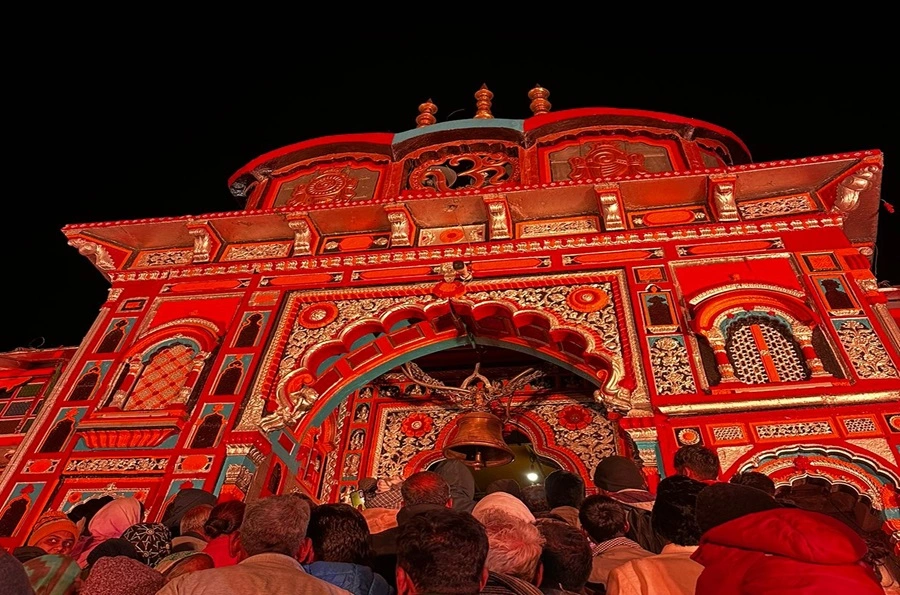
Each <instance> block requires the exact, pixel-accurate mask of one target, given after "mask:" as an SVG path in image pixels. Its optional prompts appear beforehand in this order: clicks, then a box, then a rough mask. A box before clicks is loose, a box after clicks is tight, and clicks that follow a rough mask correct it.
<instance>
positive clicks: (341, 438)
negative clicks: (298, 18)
mask: <svg viewBox="0 0 900 595" xmlns="http://www.w3.org/2000/svg"><path fill="white" fill-rule="evenodd" d="M547 96H548V93H547V91H546V90H545V89H542V88H540V87H537V88H535V89H533V90H532V92H531V93H530V94H529V98H530V99H531V100H532V101H531V109H532V112H533V114H534V115H533V117H530V118H528V119H525V120H507V119H500V118H495V117H493V115H492V113H491V93H490V91H489V90H488V89H486V88H482V89H481V90H479V91H478V93H476V105H475V108H476V111H475V113H474V118H472V119H468V120H455V121H447V122H442V123H438V122H437V119H436V117H435V112H436V111H437V107H436V106H435V105H434V104H433V103H431V102H430V101H429V102H427V103H425V104H423V105H422V106H420V108H419V111H420V113H419V117H418V118H417V120H416V123H417V127H416V128H414V129H412V130H409V131H407V132H403V133H398V134H390V133H373V134H353V135H342V136H333V137H325V138H317V139H312V140H307V141H303V142H300V143H297V144H294V145H291V146H287V147H284V148H281V149H277V150H274V151H272V152H270V153H267V154H265V155H262V156H260V157H259V158H257V159H255V160H253V161H252V162H250V163H248V164H247V165H246V166H244V167H243V168H241V169H240V170H239V171H237V172H236V173H235V174H234V175H233V177H232V178H231V179H230V180H229V185H230V188H231V191H232V193H233V194H234V195H235V196H237V197H239V198H240V199H241V200H242V201H243V203H244V208H243V210H240V211H233V212H222V213H214V214H206V215H197V216H193V217H181V218H162V219H148V220H140V221H119V222H111V223H93V224H85V225H73V226H68V227H66V228H64V230H63V231H64V233H65V235H66V236H67V237H68V241H69V243H70V245H71V246H72V247H74V248H75V249H77V250H78V251H79V252H80V253H81V254H82V255H84V256H85V257H86V258H88V259H90V261H91V262H93V264H94V265H95V266H96V267H97V269H99V271H100V272H101V273H102V274H103V275H105V276H106V277H107V279H108V280H109V284H110V290H109V297H108V300H107V302H106V303H105V304H104V305H103V306H102V308H101V309H100V312H99V314H98V316H97V318H96V321H95V323H94V324H93V326H92V327H91V328H90V329H89V330H88V331H87V333H86V335H85V337H84V340H83V341H82V342H81V344H80V345H79V346H78V347H77V350H75V351H74V352H70V353H63V352H61V353H59V354H57V355H53V356H52V357H51V356H50V355H47V356H46V357H45V356H41V357H44V360H46V361H34V362H32V363H33V364H34V365H35V366H36V369H35V372H34V374H31V376H33V377H34V379H31V378H29V379H27V380H24V381H21V382H20V381H19V380H16V379H10V380H7V378H12V376H14V374H13V373H10V374H9V375H6V376H0V390H2V391H3V392H2V395H3V400H2V401H0V408H2V407H8V408H7V409H4V411H9V410H10V409H12V408H15V411H16V413H15V415H10V416H7V415H6V413H0V424H8V425H9V427H7V426H6V425H0V428H2V429H3V430H4V431H6V433H9V434H16V435H17V436H18V440H11V441H10V444H14V443H15V444H17V443H18V442H19V441H21V445H20V446H19V447H18V449H17V450H15V453H14V454H13V455H12V456H11V457H9V461H8V465H7V471H6V473H5V474H4V476H3V479H2V483H0V545H6V546H11V545H17V544H19V543H21V542H22V541H23V539H24V536H25V535H26V534H27V532H28V530H29V528H30V527H31V524H32V523H33V522H34V520H35V518H36V517H37V515H38V514H39V513H40V512H41V511H43V510H45V509H47V508H53V509H59V510H62V511H67V510H70V509H71V508H72V507H73V506H75V505H76V504H78V503H79V502H83V501H85V500H87V499H90V498H93V497H97V496H100V495H105V494H115V495H120V496H125V495H133V496H135V497H137V498H139V499H141V500H142V501H143V502H144V503H145V506H146V511H147V516H148V518H149V519H150V520H155V519H158V518H159V517H160V515H161V514H162V511H163V510H164V508H165V506H166V504H167V502H169V501H170V500H171V498H172V497H173V495H174V494H175V493H176V492H177V491H178V490H179V489H181V488H183V487H188V486H192V487H197V488H204V489H207V490H210V491H213V492H215V493H218V494H226V495H230V496H231V497H237V498H251V499H252V498H256V497H260V496H265V495H268V494H274V493H286V492H292V491H301V492H304V493H306V494H309V495H311V496H312V497H313V498H315V499H317V500H320V501H337V500H340V499H344V500H347V499H349V498H350V494H351V493H352V492H353V491H354V490H355V489H356V486H357V483H358V482H359V480H360V479H362V478H364V477H389V476H398V475H399V476H404V475H408V474H410V473H413V472H416V471H419V470H423V469H427V468H428V467H429V466H431V465H432V464H434V463H435V462H437V461H439V460H441V459H443V458H445V457H448V456H454V457H459V458H463V459H465V460H466V461H467V463H469V464H470V465H472V467H473V468H474V469H481V468H483V470H479V471H476V474H479V473H494V474H497V473H506V472H509V473H513V471H511V470H513V469H516V471H515V473H519V472H520V471H519V469H520V468H519V467H515V465H516V464H520V463H521V464H524V467H523V468H524V469H526V470H527V469H536V470H540V472H541V473H543V472H544V470H545V469H553V468H563V469H567V470H571V471H574V472H576V473H579V474H581V475H582V476H583V477H584V478H585V480H586V483H587V485H588V486H591V485H592V483H591V480H590V478H591V473H592V471H593V468H594V467H595V465H596V464H597V462H598V461H599V460H600V459H601V458H603V457H605V456H608V455H610V454H615V453H619V454H624V455H626V456H632V457H634V458H635V459H636V460H639V461H640V463H641V465H642V467H643V469H644V472H645V474H646V476H647V478H648V479H649V480H650V483H651V485H655V483H656V482H657V481H658V480H659V478H660V477H664V476H666V475H669V474H671V473H672V472H673V468H672V456H673V453H674V452H675V451H676V450H677V449H678V448H679V447H680V446H682V445H688V444H703V445H706V446H707V447H709V448H711V449H713V450H715V451H716V452H717V453H718V456H719V458H720V460H721V467H722V477H723V478H728V477H730V476H731V475H732V474H734V473H735V472H737V471H741V470H751V469H752V470H757V471H760V472H762V473H765V474H767V475H769V476H770V477H771V478H772V479H773V480H774V481H775V483H776V484H777V485H778V486H779V487H780V488H782V489H783V490H793V491H795V495H796V496H797V497H798V498H800V497H802V496H803V493H804V490H813V491H816V493H819V494H821V493H826V494H839V495H840V498H843V500H842V501H845V502H847V505H846V511H847V514H848V516H849V517H850V518H851V519H852V520H853V521H854V522H855V523H856V524H857V525H858V526H859V527H861V528H862V529H863V530H866V531H876V532H880V533H881V534H882V535H884V536H885V537H892V538H893V540H894V543H896V541H897V539H898V538H900V511H898V486H900V469H898V457H900V373H898V367H900V330H898V327H897V318H898V317H900V316H898V313H900V307H898V306H900V299H898V296H897V295H896V290H893V289H890V288H887V289H886V288H879V286H878V283H877V282H876V278H875V276H874V275H873V273H872V270H871V261H870V259H871V257H872V254H873V246H874V242H875V232H876V223H877V217H878V210H879V205H880V200H881V197H880V184H881V175H882V164H883V160H882V154H881V153H880V152H879V151H877V150H874V149H873V150H869V151H860V152H854V153H848V154H839V155H826V156H808V157H802V158H794V159H785V160H782V161H777V162H768V163H754V162H753V161H752V160H751V157H750V153H749V151H748V149H747V147H745V146H744V144H743V143H742V142H741V140H740V139H739V138H738V137H737V136H735V135H734V134H733V133H732V132H729V131H728V130H724V129H722V128H720V127H718V126H716V125H714V124H709V123H706V122H702V121H698V120H693V119H688V118H683V117H679V116H676V115H670V114H663V113H655V112H645V111H634V110H623V109H610V108H596V109H595V108H584V109H574V110H568V111H559V112H554V111H551V109H550V103H549V100H548V97H547ZM38 359H40V358H38ZM51 360H52V361H51ZM57 360H58V361H59V362H63V363H64V362H68V365H67V366H65V370H64V371H63V373H62V374H61V375H58V378H57V371H58V370H59V369H61V366H59V365H55V364H53V361H57ZM29 365H30V364H29ZM23 366H24V367H23V368H22V369H20V372H21V373H20V374H19V377H25V376H28V375H29V374H30V372H28V371H27V365H25V364H23ZM14 367H15V366H11V367H10V368H9V369H13V368H14ZM38 370H40V371H38ZM38 379H39V380H38ZM12 389H14V390H16V391H18V392H17V393H16V394H15V395H13V394H12V393H11V392H10V390H12ZM20 403H21V404H20ZM8 418H9V420H13V419H14V420H15V422H14V423H13V422H12V421H8ZM13 425H15V428H13V427H12V426H13ZM29 426H30V428H31V429H30V431H29V432H28V433H27V435H25V438H24V440H22V433H23V432H24V431H25V430H27V429H28V427H29ZM0 444H5V443H0ZM514 456H515V461H516V462H514V463H509V461H510V459H512V458H513V457H514ZM517 478H518V479H520V481H523V482H524V481H525V480H524V478H519V477H517ZM482 479H483V478H482ZM482 479H479V481H480V482H481V481H482ZM823 490H824V492H823Z"/></svg>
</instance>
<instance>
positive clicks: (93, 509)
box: [66, 496, 113, 535]
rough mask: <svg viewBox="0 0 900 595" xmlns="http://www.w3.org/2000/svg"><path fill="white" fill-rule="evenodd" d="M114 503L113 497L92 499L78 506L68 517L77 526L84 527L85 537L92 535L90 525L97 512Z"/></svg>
mask: <svg viewBox="0 0 900 595" xmlns="http://www.w3.org/2000/svg"><path fill="white" fill-rule="evenodd" d="M112 501H113V497H112V496H101V497H100V498H91V499H90V500H87V501H86V502H82V503H81V504H78V505H76V506H75V507H73V508H72V510H70V511H69V512H68V514H67V515H66V516H68V517H69V520H70V521H72V522H73V523H75V524H76V525H78V526H80V527H82V534H83V535H90V533H89V532H88V525H89V524H90V522H91V519H92V518H94V515H95V514H97V512H98V511H99V510H100V509H101V508H103V507H104V506H106V505H107V504H109V503H110V502H112Z"/></svg>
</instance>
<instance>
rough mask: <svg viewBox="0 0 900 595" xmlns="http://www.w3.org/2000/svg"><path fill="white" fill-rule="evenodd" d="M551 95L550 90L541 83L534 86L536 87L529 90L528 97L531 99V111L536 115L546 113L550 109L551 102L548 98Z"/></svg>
mask: <svg viewBox="0 0 900 595" xmlns="http://www.w3.org/2000/svg"><path fill="white" fill-rule="evenodd" d="M548 97H550V91H548V90H547V89H545V88H543V87H542V86H541V85H540V84H537V85H535V86H534V89H532V90H531V91H529V92H528V99H530V100H531V105H530V106H529V107H530V108H531V113H532V114H534V115H535V116H537V115H539V114H546V113H547V112H549V111H550V107H551V106H550V102H549V101H547V98H548Z"/></svg>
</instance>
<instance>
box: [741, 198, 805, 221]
mask: <svg viewBox="0 0 900 595" xmlns="http://www.w3.org/2000/svg"><path fill="white" fill-rule="evenodd" d="M814 208H815V207H814V205H812V204H810V199H809V197H808V196H806V195H805V194H801V195H798V196H785V197H782V198H774V199H772V198H766V199H763V200H755V201H748V202H742V203H740V204H739V205H738V209H739V210H740V211H741V217H743V218H744V219H763V218H765V217H778V216H780V215H796V214H798V213H808V212H809V211H812V210H813V209H814Z"/></svg>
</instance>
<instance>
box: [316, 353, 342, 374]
mask: <svg viewBox="0 0 900 595" xmlns="http://www.w3.org/2000/svg"><path fill="white" fill-rule="evenodd" d="M342 357H344V356H343V355H341V354H338V355H332V356H331V357H329V358H328V359H326V360H325V361H324V362H322V363H321V364H319V367H318V368H316V376H321V375H322V374H323V373H324V372H325V370H327V369H328V368H330V367H331V365H332V364H334V362H336V361H338V360H339V359H341V358H342Z"/></svg>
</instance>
